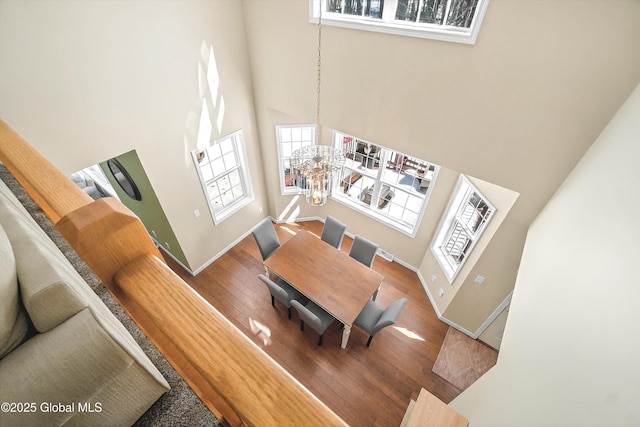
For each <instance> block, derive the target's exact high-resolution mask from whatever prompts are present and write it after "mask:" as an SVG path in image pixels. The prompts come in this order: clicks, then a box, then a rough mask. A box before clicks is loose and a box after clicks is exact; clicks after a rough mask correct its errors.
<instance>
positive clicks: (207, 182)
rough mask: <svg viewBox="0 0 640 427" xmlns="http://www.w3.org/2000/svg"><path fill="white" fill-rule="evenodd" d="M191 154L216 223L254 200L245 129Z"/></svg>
mask: <svg viewBox="0 0 640 427" xmlns="http://www.w3.org/2000/svg"><path fill="white" fill-rule="evenodd" d="M192 155H193V159H194V162H195V163H196V167H197V170H198V175H199V177H200V181H201V184H202V188H203V190H204V193H205V196H206V198H207V202H208V204H209V210H210V211H211V215H212V216H213V221H214V223H215V224H218V223H219V222H221V221H223V220H224V219H225V218H227V217H228V216H230V215H231V214H233V213H234V212H236V211H238V210H239V209H241V208H242V207H244V206H245V205H247V204H248V203H249V202H251V200H253V193H252V190H251V182H250V179H249V174H248V170H247V166H246V165H247V158H246V157H247V156H246V153H245V149H244V138H243V134H242V130H240V131H238V132H235V133H233V134H231V135H229V136H226V137H224V138H222V139H219V140H217V141H214V142H212V143H211V144H209V146H208V147H207V148H206V149H204V150H194V151H193V152H192Z"/></svg>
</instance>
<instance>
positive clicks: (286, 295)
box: [258, 274, 302, 319]
mask: <svg viewBox="0 0 640 427" xmlns="http://www.w3.org/2000/svg"><path fill="white" fill-rule="evenodd" d="M258 278H259V279H260V280H262V281H263V282H264V284H265V285H267V288H268V289H269V293H270V294H271V305H272V306H274V307H275V300H278V301H280V302H281V303H282V304H284V306H285V307H287V309H288V317H289V319H291V303H292V302H293V301H294V300H295V299H296V298H300V297H301V296H302V294H301V293H300V292H298V290H297V289H296V288H294V287H293V286H291V285H290V284H288V283H287V282H285V281H284V280H282V279H280V278H279V279H278V280H277V281H276V282H274V281H273V280H271V279H269V278H268V277H267V276H266V275H264V274H258Z"/></svg>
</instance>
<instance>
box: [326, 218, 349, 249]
mask: <svg viewBox="0 0 640 427" xmlns="http://www.w3.org/2000/svg"><path fill="white" fill-rule="evenodd" d="M346 229H347V226H346V225H344V224H343V223H341V222H340V221H338V220H337V219H335V218H334V217H332V216H330V215H327V219H326V220H325V221H324V226H323V227H322V235H321V236H320V239H322V240H324V241H325V242H327V243H328V244H330V245H331V246H333V247H335V248H336V249H340V246H341V245H342V239H343V238H344V232H345V230H346Z"/></svg>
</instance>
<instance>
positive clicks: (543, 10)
mask: <svg viewBox="0 0 640 427" xmlns="http://www.w3.org/2000/svg"><path fill="white" fill-rule="evenodd" d="M243 11H244V16H245V24H246V26H247V28H248V29H249V31H248V42H249V51H250V56H251V60H252V61H251V66H252V70H253V78H254V80H253V81H254V88H255V94H256V96H255V99H256V114H257V117H258V122H259V125H260V126H259V128H260V139H261V143H262V149H263V155H264V158H265V160H266V161H267V160H268V163H267V162H265V165H266V164H274V162H275V158H276V146H275V134H274V130H273V128H274V126H275V125H276V124H284V123H296V122H297V123H310V122H314V121H315V96H316V92H315V78H316V49H317V29H316V27H315V26H314V25H312V24H309V23H308V22H307V17H308V4H307V2H305V1H288V0H283V1H268V2H267V1H260V2H258V1H245V2H244V3H243ZM603 17H605V18H604V19H603ZM639 22H640V3H638V2H637V1H633V0H631V1H616V2H606V1H591V0H576V1H563V2H548V1H539V0H520V1H512V0H491V3H490V4H489V7H488V10H487V14H486V16H485V19H484V23H483V27H482V29H481V31H480V35H479V38H478V41H477V43H476V44H475V45H474V46H468V45H461V44H455V43H445V42H440V41H432V40H424V39H416V38H409V37H401V36H392V35H388V34H380V33H372V32H365V31H357V30H351V29H345V28H336V27H329V26H324V27H323V32H322V34H323V39H322V49H323V50H322V98H321V103H322V109H321V122H322V124H323V126H324V128H323V129H324V130H325V131H323V135H324V136H323V142H324V143H329V138H330V131H329V130H330V129H337V130H340V131H344V132H347V133H351V134H353V135H357V136H359V137H362V138H364V139H367V140H370V141H372V142H375V143H378V144H381V145H384V146H387V147H391V148H394V149H397V150H399V151H402V152H406V153H409V154H411V155H415V156H418V157H422V158H424V159H426V160H429V161H433V162H436V163H438V164H440V165H441V166H442V167H443V173H441V175H440V177H439V178H438V181H437V183H436V185H435V188H434V191H433V195H432V197H431V200H430V203H429V206H428V209H427V212H426V213H425V216H424V219H423V222H422V224H421V226H420V228H419V230H418V232H417V235H416V237H415V238H411V237H407V236H405V235H403V234H401V233H399V232H397V231H395V230H393V229H391V228H389V227H386V226H384V225H381V224H379V223H377V222H375V221H373V220H371V219H369V218H368V217H366V216H364V215H361V214H359V213H356V212H355V211H353V210H351V209H349V208H346V207H344V206H342V205H340V204H337V203H335V202H332V201H330V202H329V203H328V204H327V205H326V206H325V207H323V208H321V209H310V208H307V207H306V206H304V204H299V203H298V204H297V205H298V206H299V215H300V216H302V217H308V216H320V217H324V216H325V215H326V214H327V213H331V215H335V216H336V217H338V218H339V219H341V220H342V221H344V222H345V223H346V224H347V225H348V231H350V232H353V233H358V234H363V235H365V236H367V237H368V238H370V239H372V240H374V241H376V242H377V243H379V244H380V245H381V246H382V247H383V248H384V249H385V250H387V251H389V252H391V253H392V254H394V255H395V256H396V257H398V258H400V259H401V260H403V261H405V262H407V263H409V264H411V265H413V266H415V267H419V268H420V271H421V273H422V275H423V278H424V279H425V281H426V282H427V283H426V286H427V287H428V289H429V291H430V293H431V294H432V297H434V302H435V303H436V305H437V309H438V310H439V311H440V312H441V313H444V314H445V318H446V319H447V320H449V321H451V322H453V323H455V324H457V325H458V326H460V327H462V328H464V329H466V330H468V331H470V332H472V333H475V332H477V331H478V329H479V328H480V327H481V326H482V325H483V324H484V322H485V320H486V319H487V318H488V317H489V316H490V315H491V314H492V313H493V312H494V310H495V309H496V308H497V307H498V306H499V305H500V304H501V303H502V302H503V301H504V299H505V298H506V297H507V296H508V294H509V292H510V291H511V290H512V289H513V285H514V282H515V273H516V271H517V269H518V266H519V260H520V254H521V252H522V247H523V244H524V238H525V235H526V231H527V228H528V226H529V224H530V223H531V221H532V220H533V218H535V216H536V215H537V214H538V212H539V211H540V209H541V208H542V206H544V204H545V203H546V202H547V201H548V199H549V197H550V195H551V194H552V193H553V191H555V190H556V189H557V187H558V186H559V185H560V183H561V182H562V180H563V179H564V178H565V177H566V176H567V174H568V173H569V171H570V170H571V168H572V167H573V166H574V165H575V163H576V162H577V161H578V159H579V158H580V157H581V156H582V155H583V154H584V152H585V151H586V149H587V148H588V147H589V145H590V144H591V143H592V142H593V141H594V139H595V138H596V136H597V134H598V132H600V130H601V129H602V128H603V127H604V126H605V125H606V123H607V122H608V120H609V119H610V118H611V117H612V116H613V114H614V112H615V111H616V109H617V108H618V106H619V105H620V104H621V103H622V102H623V100H624V99H625V97H626V96H627V95H628V94H629V92H630V91H631V90H632V88H633V87H634V86H635V84H637V82H638V79H639V76H640V56H639V55H637V51H638V49H639V48H640V46H639V40H640V25H638V24H639ZM284 120H287V121H284ZM459 173H464V174H465V175H468V176H472V177H476V178H477V179H481V180H484V181H486V182H488V183H492V184H494V185H496V186H499V187H502V188H503V189H505V191H507V192H509V191H510V192H511V194H519V197H518V199H517V201H516V202H515V204H514V205H513V208H512V209H511V211H510V212H509V213H508V215H507V216H506V218H504V221H503V223H502V225H501V229H500V230H499V231H498V233H497V234H496V235H495V236H494V237H493V238H492V239H490V240H489V239H487V241H485V242H483V244H484V245H486V248H485V251H484V252H483V253H482V256H480V257H478V256H477V255H478V254H475V258H476V259H477V262H476V263H475V264H474V263H472V262H469V263H467V265H466V266H465V269H466V270H465V274H463V275H462V276H461V277H460V279H458V281H457V282H456V283H454V285H453V286H452V285H449V284H448V282H447V280H446V278H445V276H444V273H443V272H442V271H441V270H440V268H439V266H438V265H437V263H436V262H435V260H434V259H433V257H432V256H431V255H430V252H429V249H428V248H429V244H430V242H431V239H432V237H433V232H434V231H435V228H436V227H437V224H438V222H439V220H440V217H441V215H442V214H443V212H444V209H445V208H446V202H447V200H448V197H449V192H450V191H451V189H452V188H453V186H454V185H455V180H456V179H457V175H458V174H459ZM265 181H266V183H267V188H268V192H269V202H270V204H269V206H270V209H271V211H272V213H273V214H274V216H278V215H280V213H281V212H282V211H284V210H285V208H286V207H287V206H288V205H289V203H290V202H291V197H285V196H281V195H280V192H279V189H278V176H277V172H276V170H275V169H268V168H267V170H266V175H265ZM492 202H493V200H492ZM494 203H495V202H494ZM433 274H435V275H436V276H437V277H438V280H437V281H436V283H435V284H432V283H431V281H430V278H431V276H432V275H433ZM478 274H480V275H482V276H485V277H486V278H487V280H486V281H485V283H484V284H483V285H479V286H478V285H475V284H474V283H473V282H472V279H473V278H475V276H476V275H478ZM440 287H442V288H443V289H444V290H445V296H444V297H443V298H442V299H440V298H438V297H437V291H438V289H439V288H440ZM434 291H435V292H434ZM454 300H455V301H454Z"/></svg>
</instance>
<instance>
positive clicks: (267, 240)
mask: <svg viewBox="0 0 640 427" xmlns="http://www.w3.org/2000/svg"><path fill="white" fill-rule="evenodd" d="M251 233H252V234H253V238H254V239H256V243H257V244H258V249H260V255H262V260H263V261H265V260H266V259H267V258H269V257H270V256H271V254H273V253H274V252H275V251H276V250H277V249H278V248H280V239H278V235H277V234H276V228H275V227H274V226H273V222H271V218H268V217H267V218H265V219H264V220H263V221H262V222H261V223H260V224H258V225H257V226H256V227H255V228H254V229H253V231H252V232H251Z"/></svg>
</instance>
